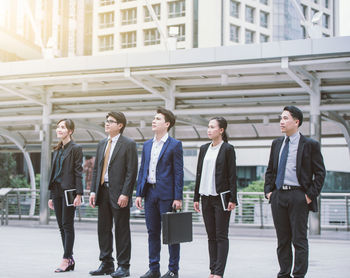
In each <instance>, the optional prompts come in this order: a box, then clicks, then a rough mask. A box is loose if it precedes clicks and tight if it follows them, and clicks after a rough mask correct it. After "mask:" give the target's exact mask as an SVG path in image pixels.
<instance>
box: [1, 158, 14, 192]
mask: <svg viewBox="0 0 350 278" xmlns="http://www.w3.org/2000/svg"><path fill="white" fill-rule="evenodd" d="M15 174H16V161H15V159H14V158H13V156H12V154H11V153H0V177H1V179H0V187H12V186H11V184H12V182H11V180H12V178H13V177H14V176H15Z"/></svg>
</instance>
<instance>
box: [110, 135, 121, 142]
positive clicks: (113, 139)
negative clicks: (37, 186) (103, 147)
mask: <svg viewBox="0 0 350 278" xmlns="http://www.w3.org/2000/svg"><path fill="white" fill-rule="evenodd" d="M119 137H120V133H119V134H118V135H117V136H114V137H113V138H112V143H115V142H117V141H118V139H119ZM109 139H111V137H110V136H109V135H108V138H107V140H109Z"/></svg>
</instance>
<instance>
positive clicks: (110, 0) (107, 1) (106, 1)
mask: <svg viewBox="0 0 350 278" xmlns="http://www.w3.org/2000/svg"><path fill="white" fill-rule="evenodd" d="M113 4H114V0H100V6H108V5H113Z"/></svg>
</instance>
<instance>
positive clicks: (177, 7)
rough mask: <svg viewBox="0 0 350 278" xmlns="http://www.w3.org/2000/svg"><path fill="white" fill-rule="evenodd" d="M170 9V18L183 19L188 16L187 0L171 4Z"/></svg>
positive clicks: (169, 4)
mask: <svg viewBox="0 0 350 278" xmlns="http://www.w3.org/2000/svg"><path fill="white" fill-rule="evenodd" d="M168 8H169V18H173V17H181V16H185V15H186V2H185V0H180V1H173V2H169V3H168Z"/></svg>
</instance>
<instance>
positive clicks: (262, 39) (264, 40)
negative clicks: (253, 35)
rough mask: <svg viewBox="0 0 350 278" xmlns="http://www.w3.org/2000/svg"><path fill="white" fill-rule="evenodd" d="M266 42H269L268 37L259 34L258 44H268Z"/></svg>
mask: <svg viewBox="0 0 350 278" xmlns="http://www.w3.org/2000/svg"><path fill="white" fill-rule="evenodd" d="M268 41H269V36H266V35H264V34H260V42H268Z"/></svg>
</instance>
